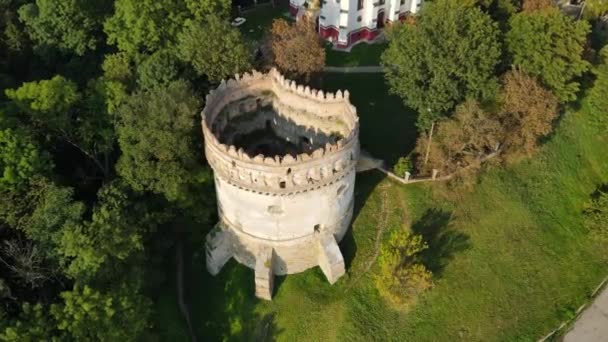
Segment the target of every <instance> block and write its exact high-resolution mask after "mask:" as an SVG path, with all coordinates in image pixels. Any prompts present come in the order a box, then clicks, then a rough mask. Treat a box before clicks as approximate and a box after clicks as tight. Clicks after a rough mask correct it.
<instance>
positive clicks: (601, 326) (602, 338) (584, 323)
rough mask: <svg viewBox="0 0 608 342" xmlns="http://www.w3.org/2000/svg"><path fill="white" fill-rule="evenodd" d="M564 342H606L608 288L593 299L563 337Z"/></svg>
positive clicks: (607, 336)
mask: <svg viewBox="0 0 608 342" xmlns="http://www.w3.org/2000/svg"><path fill="white" fill-rule="evenodd" d="M563 341H564V342H606V341H608V287H606V288H604V290H603V291H602V292H601V293H600V294H599V295H598V296H597V297H596V298H595V300H594V301H593V303H592V304H591V305H589V307H588V308H587V309H585V311H583V313H582V314H581V316H580V317H579V318H578V320H577V321H576V322H575V323H574V325H573V327H572V329H571V330H570V331H568V333H566V335H565V336H564V340H563Z"/></svg>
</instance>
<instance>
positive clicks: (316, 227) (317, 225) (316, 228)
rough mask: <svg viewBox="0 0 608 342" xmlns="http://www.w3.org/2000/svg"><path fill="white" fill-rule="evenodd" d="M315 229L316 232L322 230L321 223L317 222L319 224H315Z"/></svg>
mask: <svg viewBox="0 0 608 342" xmlns="http://www.w3.org/2000/svg"><path fill="white" fill-rule="evenodd" d="M313 229H314V231H315V233H319V232H321V225H320V224H319V223H317V224H315V226H314V228H313Z"/></svg>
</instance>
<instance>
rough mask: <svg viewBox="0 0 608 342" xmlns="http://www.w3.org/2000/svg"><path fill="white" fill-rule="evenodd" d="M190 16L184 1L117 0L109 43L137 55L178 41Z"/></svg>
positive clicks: (109, 24) (107, 29)
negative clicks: (178, 36)
mask: <svg viewBox="0 0 608 342" xmlns="http://www.w3.org/2000/svg"><path fill="white" fill-rule="evenodd" d="M189 16H190V13H189V12H188V9H187V7H186V4H184V1H182V0H116V1H115V2H114V15H113V16H112V17H110V18H108V19H107V20H106V22H105V23H104V31H105V33H106V34H107V36H108V43H109V44H111V45H116V46H117V47H118V49H119V50H120V51H124V52H126V53H127V54H128V55H129V56H137V55H139V54H140V53H153V52H155V51H157V50H160V49H162V48H166V47H169V46H171V45H172V44H174V42H175V38H176V37H177V34H178V33H179V32H180V30H181V28H182V25H183V23H184V21H185V20H186V19H188V17H189Z"/></svg>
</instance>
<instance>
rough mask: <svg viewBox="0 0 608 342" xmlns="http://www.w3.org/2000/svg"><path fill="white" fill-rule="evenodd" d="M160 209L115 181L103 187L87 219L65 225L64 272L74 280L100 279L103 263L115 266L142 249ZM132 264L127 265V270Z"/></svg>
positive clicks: (161, 217)
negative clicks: (155, 208) (65, 265)
mask: <svg viewBox="0 0 608 342" xmlns="http://www.w3.org/2000/svg"><path fill="white" fill-rule="evenodd" d="M163 218H164V214H163V213H162V211H160V210H153V208H151V207H150V201H147V200H145V199H143V198H141V197H140V196H137V194H136V193H134V192H132V191H131V190H130V189H128V188H127V187H126V186H125V185H124V184H121V183H120V182H119V181H115V182H111V183H108V184H106V185H105V186H103V187H102V188H101V189H100V190H99V193H98V196H97V204H96V206H95V207H94V208H93V215H92V217H91V220H90V221H86V222H83V223H82V224H79V225H73V226H66V227H64V229H63V232H62V236H61V245H60V247H59V252H60V253H61V254H62V255H63V256H64V257H65V258H67V259H69V260H70V263H69V267H68V269H67V271H66V272H67V274H69V275H70V276H72V277H73V278H75V279H80V280H85V279H92V278H93V277H94V276H96V278H98V279H99V278H101V277H100V275H99V273H100V272H99V270H100V269H101V268H102V267H103V266H104V264H108V263H109V265H106V266H108V267H110V269H115V268H116V264H118V263H120V262H124V261H126V260H127V259H129V258H131V257H132V256H133V255H135V254H138V253H142V252H143V250H144V238H145V236H146V234H147V233H148V232H151V231H153V230H154V229H155V227H156V226H157V225H158V224H159V223H160V222H161V221H162V220H163ZM134 267H135V266H134V265H131V266H130V268H131V271H134V270H133V268H134Z"/></svg>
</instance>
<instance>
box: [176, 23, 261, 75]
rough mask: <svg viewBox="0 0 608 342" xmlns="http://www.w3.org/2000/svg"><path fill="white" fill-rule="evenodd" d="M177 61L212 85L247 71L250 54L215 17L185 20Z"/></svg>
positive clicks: (232, 30)
mask: <svg viewBox="0 0 608 342" xmlns="http://www.w3.org/2000/svg"><path fill="white" fill-rule="evenodd" d="M219 37H221V39H219ZM178 41H179V42H178V47H177V48H178V55H179V57H180V58H181V59H182V60H184V61H186V62H189V63H191V64H192V66H193V67H194V70H196V72H198V74H199V75H201V76H203V75H204V76H207V77H208V78H209V80H211V81H213V82H219V81H221V80H222V79H224V78H227V77H232V76H234V74H236V73H242V72H244V71H247V70H248V69H249V68H250V67H251V65H250V59H251V58H250V53H249V51H248V49H247V47H246V46H245V43H244V41H243V37H242V36H241V33H240V32H239V31H238V30H237V29H235V28H233V27H231V26H230V24H229V23H228V22H227V21H225V20H221V19H219V18H217V17H213V16H209V17H206V18H205V21H204V22H201V21H200V20H188V21H186V23H185V24H184V31H183V32H182V33H180V35H179V37H178Z"/></svg>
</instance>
